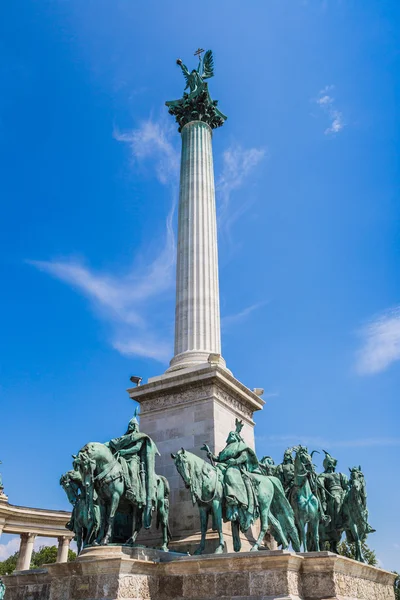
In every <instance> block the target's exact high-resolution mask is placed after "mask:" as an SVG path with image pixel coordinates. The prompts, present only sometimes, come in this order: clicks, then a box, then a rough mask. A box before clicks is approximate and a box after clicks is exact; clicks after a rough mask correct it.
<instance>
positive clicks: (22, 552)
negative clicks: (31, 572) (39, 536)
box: [17, 533, 36, 571]
mask: <svg viewBox="0 0 400 600" xmlns="http://www.w3.org/2000/svg"><path fill="white" fill-rule="evenodd" d="M35 538H36V535H35V534H34V533H21V544H20V547H19V557H18V560H17V571H26V570H27V569H29V567H30V564H31V559H32V552H33V544H34V542H35Z"/></svg>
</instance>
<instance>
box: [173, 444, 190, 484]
mask: <svg viewBox="0 0 400 600" xmlns="http://www.w3.org/2000/svg"><path fill="white" fill-rule="evenodd" d="M171 458H172V459H173V461H174V463H175V466H176V469H177V471H178V473H179V475H180V476H181V477H182V479H183V481H184V484H185V486H186V487H187V488H190V486H191V485H192V477H191V469H190V462H189V460H188V454H187V452H186V450H185V449H184V448H181V450H178V452H177V453H176V454H171Z"/></svg>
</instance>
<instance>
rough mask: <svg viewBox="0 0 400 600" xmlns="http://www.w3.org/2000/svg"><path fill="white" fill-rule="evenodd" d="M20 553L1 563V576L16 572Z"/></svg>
mask: <svg viewBox="0 0 400 600" xmlns="http://www.w3.org/2000/svg"><path fill="white" fill-rule="evenodd" d="M18 556H19V552H16V553H15V554H12V555H11V556H9V557H8V558H6V560H3V561H1V562H0V575H10V574H11V573H12V572H13V571H15V569H16V566H17V560H18Z"/></svg>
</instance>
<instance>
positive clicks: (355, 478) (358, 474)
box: [349, 466, 365, 492]
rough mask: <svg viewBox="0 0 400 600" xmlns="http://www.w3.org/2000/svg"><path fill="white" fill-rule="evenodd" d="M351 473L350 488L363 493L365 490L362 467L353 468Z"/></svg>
mask: <svg viewBox="0 0 400 600" xmlns="http://www.w3.org/2000/svg"><path fill="white" fill-rule="evenodd" d="M349 471H350V482H349V485H350V487H352V488H354V490H356V491H357V492H362V491H363V490H364V488H365V479H364V474H363V472H362V471H361V466H359V467H353V468H352V469H349Z"/></svg>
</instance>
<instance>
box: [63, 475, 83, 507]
mask: <svg viewBox="0 0 400 600" xmlns="http://www.w3.org/2000/svg"><path fill="white" fill-rule="evenodd" d="M60 485H61V486H62V488H63V489H64V492H65V493H66V494H67V497H68V500H69V502H70V503H71V504H73V505H75V503H76V501H77V500H78V497H79V493H78V492H79V489H81V487H82V478H81V476H80V473H78V472H77V471H68V472H67V473H64V475H61V478H60Z"/></svg>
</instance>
